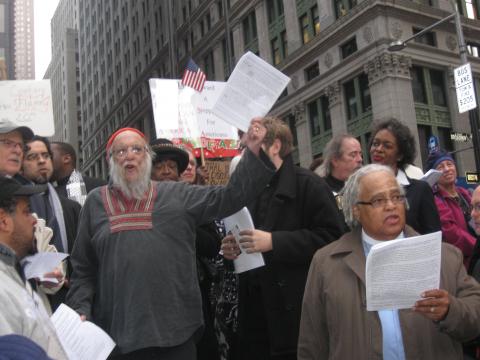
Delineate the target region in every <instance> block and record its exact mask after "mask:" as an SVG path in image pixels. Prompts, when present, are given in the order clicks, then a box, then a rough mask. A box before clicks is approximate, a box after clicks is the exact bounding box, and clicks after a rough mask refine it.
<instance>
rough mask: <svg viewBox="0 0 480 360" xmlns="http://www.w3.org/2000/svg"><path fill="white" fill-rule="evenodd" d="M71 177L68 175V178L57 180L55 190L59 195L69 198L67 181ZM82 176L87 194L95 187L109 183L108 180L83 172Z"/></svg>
mask: <svg viewBox="0 0 480 360" xmlns="http://www.w3.org/2000/svg"><path fill="white" fill-rule="evenodd" d="M69 178H70V176H67V177H66V178H63V179H61V180H59V181H57V186H56V187H55V190H57V193H58V195H61V196H64V197H66V198H68V194H67V183H68V179H69ZM82 178H83V182H84V183H85V188H86V190H87V194H88V193H89V192H90V191H92V190H93V189H95V188H96V187H100V186H103V185H107V182H106V181H105V180H103V179H97V178H92V177H90V176H87V175H83V174H82Z"/></svg>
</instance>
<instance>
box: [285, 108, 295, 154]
mask: <svg viewBox="0 0 480 360" xmlns="http://www.w3.org/2000/svg"><path fill="white" fill-rule="evenodd" d="M285 122H286V123H287V125H288V127H289V128H290V131H291V132H292V137H293V146H297V145H298V138H297V127H296V126H295V116H294V115H292V114H290V115H288V116H287V117H286V119H285Z"/></svg>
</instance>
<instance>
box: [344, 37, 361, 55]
mask: <svg viewBox="0 0 480 360" xmlns="http://www.w3.org/2000/svg"><path fill="white" fill-rule="evenodd" d="M340 49H341V51H342V59H345V58H346V57H348V56H350V55H352V54H353V53H354V52H356V51H357V40H356V38H353V39H351V40H349V41H347V42H346V43H345V44H343V45H341V46H340Z"/></svg>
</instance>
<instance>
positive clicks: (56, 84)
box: [44, 0, 83, 167]
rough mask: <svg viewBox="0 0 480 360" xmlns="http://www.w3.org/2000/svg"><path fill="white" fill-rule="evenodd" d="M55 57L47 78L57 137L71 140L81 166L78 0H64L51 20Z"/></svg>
mask: <svg viewBox="0 0 480 360" xmlns="http://www.w3.org/2000/svg"><path fill="white" fill-rule="evenodd" d="M51 36H52V60H51V62H50V64H49V65H48V68H47V71H46V73H45V76H44V78H45V79H50V85H51V88H52V105H53V118H54V122H55V135H54V136H53V137H52V140H54V141H63V142H67V143H69V144H71V145H72V146H73V147H74V148H75V150H76V153H77V161H78V164H77V165H78V166H80V167H81V166H82V163H83V159H82V151H81V149H82V123H81V121H80V120H81V118H80V67H79V44H78V0H61V1H60V2H59V4H58V7H57V9H56V10H55V14H54V15H53V18H52V21H51Z"/></svg>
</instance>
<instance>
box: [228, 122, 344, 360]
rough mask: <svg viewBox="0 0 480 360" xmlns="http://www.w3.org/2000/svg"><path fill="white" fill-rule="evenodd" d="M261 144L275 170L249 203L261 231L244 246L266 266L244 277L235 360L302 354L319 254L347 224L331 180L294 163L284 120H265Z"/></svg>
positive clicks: (231, 246)
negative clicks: (307, 298) (306, 296)
mask: <svg viewBox="0 0 480 360" xmlns="http://www.w3.org/2000/svg"><path fill="white" fill-rule="evenodd" d="M262 124H263V125H264V126H265V127H266V128H267V134H266V136H265V141H264V142H263V145H262V147H263V149H264V151H265V153H267V154H268V156H269V157H270V159H271V161H272V163H273V164H274V165H275V167H276V169H277V172H276V174H275V176H274V177H273V179H272V180H271V181H270V183H269V184H268V186H267V187H265V188H264V189H263V191H262V193H261V194H260V196H258V197H257V199H256V200H255V201H254V202H252V203H250V204H249V206H248V209H249V211H250V214H251V215H252V219H253V222H254V225H255V230H243V231H241V232H240V235H241V236H242V238H241V239H240V245H241V246H242V247H243V249H244V250H246V252H247V253H262V255H263V258H264V260H265V266H263V267H260V268H257V269H253V270H250V271H247V272H244V273H241V274H239V297H238V304H239V305H238V306H239V310H238V322H239V330H238V345H237V350H236V353H235V354H234V358H237V359H242V360H243V359H248V360H254V359H262V360H264V359H284V360H287V359H292V360H293V359H296V357H297V340H298V328H299V324H300V311H301V304H302V296H303V291H304V286H305V281H306V277H307V273H308V267H309V265H310V261H311V259H312V256H313V254H314V253H315V251H316V250H317V249H319V248H321V247H322V246H324V245H326V244H328V243H330V242H332V241H333V240H335V239H337V238H338V237H339V236H340V235H341V234H342V233H343V225H342V220H341V218H340V215H339V213H338V210H337V207H336V205H335V200H334V198H333V194H332V192H331V191H330V189H329V188H328V186H327V184H326V183H325V181H324V180H323V179H322V178H320V177H319V176H316V175H315V174H314V173H312V172H311V171H309V170H307V169H303V168H300V167H297V166H295V165H294V163H293V158H292V150H293V137H292V133H291V131H290V128H289V127H288V125H287V124H286V123H285V122H283V121H282V120H280V119H277V118H273V117H267V118H264V119H263V120H262ZM222 250H223V253H224V256H225V258H227V259H230V260H234V259H236V257H237V256H238V255H239V254H240V248H239V247H238V245H237V243H236V241H235V239H234V237H233V235H229V236H227V237H225V238H224V239H223V240H222Z"/></svg>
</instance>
